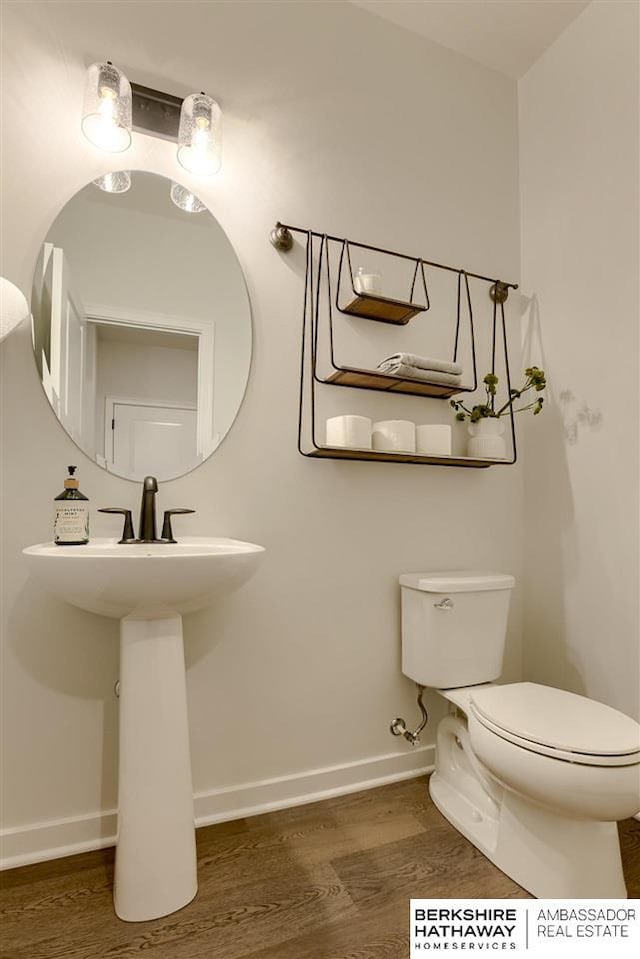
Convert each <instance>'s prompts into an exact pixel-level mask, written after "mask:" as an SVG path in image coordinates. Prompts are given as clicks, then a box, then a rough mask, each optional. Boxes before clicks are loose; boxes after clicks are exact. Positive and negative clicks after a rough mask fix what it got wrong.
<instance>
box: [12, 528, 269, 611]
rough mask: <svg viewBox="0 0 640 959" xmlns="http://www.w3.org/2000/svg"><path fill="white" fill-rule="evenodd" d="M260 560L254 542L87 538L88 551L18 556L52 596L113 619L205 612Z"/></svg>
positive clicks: (35, 549)
mask: <svg viewBox="0 0 640 959" xmlns="http://www.w3.org/2000/svg"><path fill="white" fill-rule="evenodd" d="M263 553H264V549H263V547H262V546H255V545H254V544H253V543H242V542H240V541H239V540H235V539H207V538H204V537H195V536H194V537H190V538H187V537H185V538H184V539H182V540H181V541H180V542H179V543H166V544H165V543H151V544H145V543H136V544H131V545H129V544H120V543H117V542H116V541H115V540H110V539H93V540H91V542H90V543H88V544H87V545H86V546H64V547H63V546H56V545H55V544H54V543H41V544H40V545H38V546H29V547H28V548H27V549H25V550H24V555H25V557H26V560H27V566H28V568H29V571H30V572H31V573H32V574H33V576H35V577H36V578H37V579H38V580H39V581H40V582H41V583H42V585H43V586H45V587H46V588H47V589H48V590H49V591H50V592H52V593H54V594H55V595H56V596H58V597H59V598H60V599H64V600H66V602H67V603H71V605H72V606H79V607H80V609H86V610H88V611H89V612H90V613H98V614H99V615H101V616H111V617H116V618H117V619H122V618H123V617H124V616H130V615H135V616H137V617H138V618H140V617H142V618H144V619H150V618H157V617H159V616H164V615H167V614H170V613H171V612H174V613H193V612H195V610H197V609H203V608H204V607H205V606H208V605H209V604H210V603H211V601H212V600H213V599H215V598H216V596H218V595H220V594H222V593H226V592H229V591H230V590H231V589H235V588H236V587H237V586H240V585H241V584H242V583H244V582H245V580H247V579H248V578H249V577H250V576H251V574H252V573H253V571H254V570H255V569H256V567H257V565H258V563H259V561H260V559H261V556H262V554H263Z"/></svg>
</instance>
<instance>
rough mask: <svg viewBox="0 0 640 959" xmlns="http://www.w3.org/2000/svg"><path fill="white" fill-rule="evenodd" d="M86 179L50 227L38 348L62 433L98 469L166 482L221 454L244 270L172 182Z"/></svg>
mask: <svg viewBox="0 0 640 959" xmlns="http://www.w3.org/2000/svg"><path fill="white" fill-rule="evenodd" d="M131 182H132V185H131V189H130V190H129V191H128V192H126V193H120V194H114V193H105V192H104V191H102V190H99V189H97V187H96V186H95V185H94V184H93V183H90V184H89V185H88V186H86V187H85V188H84V189H83V190H81V191H80V192H79V193H77V194H76V196H74V197H72V199H71V200H70V201H69V202H68V203H67V205H66V206H65V207H64V209H63V210H62V211H61V213H60V214H59V215H58V217H57V218H56V220H55V222H54V223H53V225H52V227H51V229H50V230H49V233H48V234H47V237H46V239H45V242H44V244H43V246H42V250H41V253H40V256H39V259H38V264H37V267H36V273H35V277H34V283H33V296H32V314H33V345H34V354H35V361H36V366H37V368H38V372H39V374H40V379H41V382H42V385H43V388H44V391H45V394H46V396H47V398H48V400H49V403H50V404H51V407H52V409H53V410H54V412H55V414H56V416H57V417H58V419H59V421H60V423H61V425H62V426H63V427H64V429H65V430H66V431H67V433H68V434H69V436H70V437H71V438H72V439H73V440H74V442H75V443H77V445H78V446H79V447H80V448H81V449H82V450H83V452H85V453H86V455H87V456H89V457H90V458H91V459H93V460H94V462H96V463H98V464H99V465H100V466H102V467H104V468H105V469H107V470H109V471H110V472H113V473H116V474H117V475H119V476H123V477H125V478H127V479H132V480H140V479H142V478H143V477H144V476H146V475H149V474H152V475H154V476H157V477H158V478H159V479H161V480H167V479H172V478H175V477H177V476H181V475H182V474H184V473H186V472H188V471H189V470H191V469H194V468H195V467H196V466H198V465H199V464H200V463H202V462H203V461H204V460H206V459H207V458H208V457H209V456H210V455H211V454H212V453H213V452H214V451H215V449H216V448H217V447H218V445H219V444H220V442H221V441H222V439H223V438H224V436H225V435H226V433H227V432H228V430H229V429H230V428H231V425H232V423H233V421H234V419H235V417H236V415H237V413H238V410H239V408H240V404H241V403H242V399H243V396H244V392H245V388H246V383H247V378H248V374H249V366H250V362H251V313H250V306H249V298H248V294H247V290H246V285H245V282H244V277H243V274H242V270H241V268H240V264H239V262H238V259H237V257H236V255H235V252H234V250H233V247H232V246H231V244H230V242H229V240H228V239H227V237H226V235H225V233H224V232H223V230H222V228H221V227H220V225H219V224H218V223H217V221H216V220H215V219H214V217H213V216H212V215H211V213H210V212H209V211H208V210H207V209H204V210H201V211H200V212H199V213H197V214H193V213H189V212H186V211H184V210H182V209H180V208H178V207H177V206H176V205H175V204H174V203H173V202H172V200H171V196H170V191H171V181H169V180H166V179H165V178H164V177H161V176H157V175H155V174H152V173H144V172H140V171H132V172H131Z"/></svg>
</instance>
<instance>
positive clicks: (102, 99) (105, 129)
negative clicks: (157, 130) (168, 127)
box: [82, 60, 131, 153]
mask: <svg viewBox="0 0 640 959" xmlns="http://www.w3.org/2000/svg"><path fill="white" fill-rule="evenodd" d="M82 132H83V133H84V135H85V136H86V138H87V140H89V142H90V143H93V145H94V146H97V147H99V148H100V149H101V150H106V151H107V153H121V152H122V151H123V150H126V149H127V148H128V147H129V146H130V145H131V84H130V83H129V81H128V80H127V78H126V77H125V75H124V73H122V72H121V71H120V70H118V68H117V67H114V65H113V64H112V63H111V61H110V60H107V61H106V63H92V64H91V66H90V67H89V69H88V70H87V79H86V84H85V92H84V108H83V111H82Z"/></svg>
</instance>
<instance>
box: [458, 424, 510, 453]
mask: <svg viewBox="0 0 640 959" xmlns="http://www.w3.org/2000/svg"><path fill="white" fill-rule="evenodd" d="M468 430H469V443H468V446H467V452H468V454H469V456H473V457H475V458H478V459H492V460H504V459H506V458H507V447H506V444H505V441H504V436H503V434H504V423H503V422H502V420H501V419H498V418H497V417H496V416H484V417H482V418H481V419H479V420H478V421H477V423H469V426H468Z"/></svg>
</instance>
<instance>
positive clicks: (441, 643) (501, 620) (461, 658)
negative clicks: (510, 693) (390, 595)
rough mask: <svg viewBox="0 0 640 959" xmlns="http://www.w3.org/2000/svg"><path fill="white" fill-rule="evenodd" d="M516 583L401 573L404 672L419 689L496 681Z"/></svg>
mask: <svg viewBox="0 0 640 959" xmlns="http://www.w3.org/2000/svg"><path fill="white" fill-rule="evenodd" d="M514 586H515V579H514V578H513V576H509V575H508V574H506V573H483V572H477V571H475V570H452V571H444V572H433V573H404V574H403V575H402V576H401V577H400V592H401V597H402V672H403V673H404V674H405V676H408V677H409V678H410V679H413V680H414V681H415V682H416V683H420V684H421V685H422V686H431V687H433V688H435V689H452V688H454V687H456V686H473V685H475V684H476V683H488V682H491V681H492V680H494V679H497V678H498V677H499V676H500V673H501V672H502V659H503V655H504V644H505V639H506V635H507V615H508V612H509V601H510V599H511V590H512V589H513V587H514Z"/></svg>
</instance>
